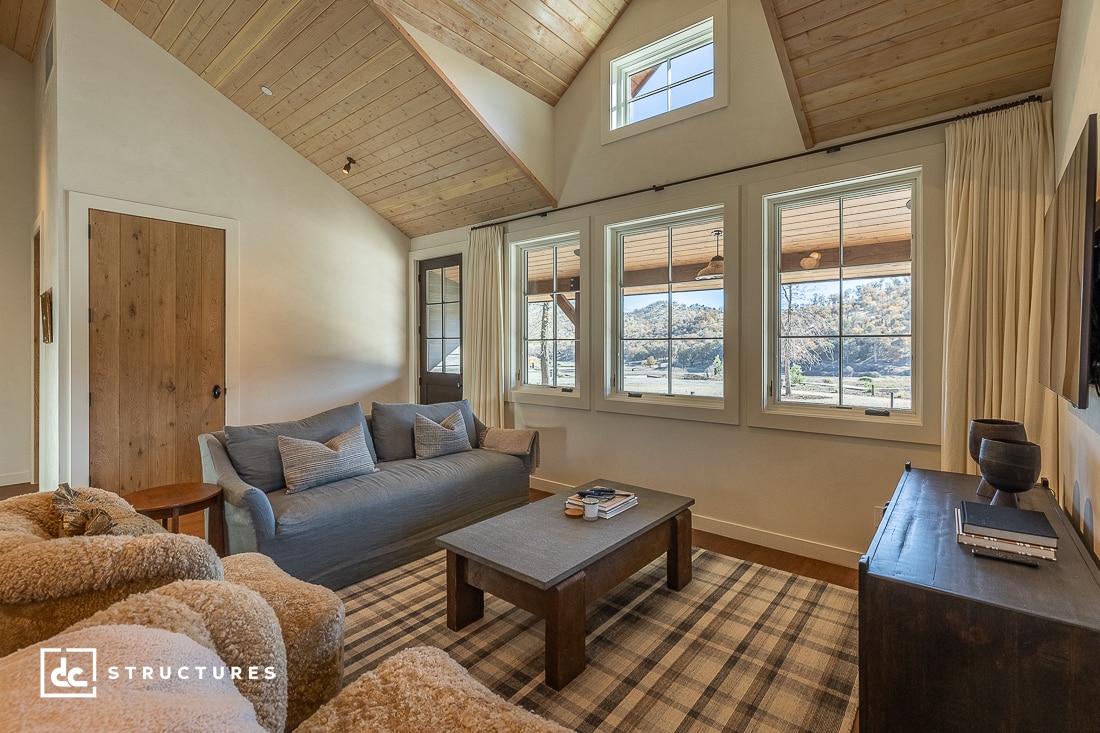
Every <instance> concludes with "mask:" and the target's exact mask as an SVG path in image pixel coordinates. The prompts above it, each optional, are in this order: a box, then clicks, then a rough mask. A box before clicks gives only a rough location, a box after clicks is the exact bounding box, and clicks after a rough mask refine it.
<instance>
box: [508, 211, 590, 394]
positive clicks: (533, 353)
mask: <svg viewBox="0 0 1100 733" xmlns="http://www.w3.org/2000/svg"><path fill="white" fill-rule="evenodd" d="M519 252H520V256H521V258H522V259H521V262H522V272H521V277H522V282H523V304H522V309H523V313H522V317H523V325H522V339H521V347H520V362H519V363H520V369H519V372H520V373H519V374H518V375H517V376H518V381H519V382H520V383H521V384H523V385H529V386H539V387H551V388H564V389H566V390H569V391H572V389H574V388H576V387H577V386H578V384H577V379H578V377H577V353H578V349H579V346H580V344H579V339H580V336H581V334H580V325H579V324H580V312H581V250H580V236H579V235H578V234H576V233H573V234H568V235H563V236H560V237H554V238H551V239H550V240H549V241H548V240H539V241H537V242H535V243H531V244H520V245H519Z"/></svg>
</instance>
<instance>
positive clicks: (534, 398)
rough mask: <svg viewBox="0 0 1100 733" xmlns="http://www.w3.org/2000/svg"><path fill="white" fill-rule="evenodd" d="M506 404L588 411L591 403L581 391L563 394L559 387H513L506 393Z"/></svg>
mask: <svg viewBox="0 0 1100 733" xmlns="http://www.w3.org/2000/svg"><path fill="white" fill-rule="evenodd" d="M507 400H508V402H515V403H518V404H524V405H547V406H550V407H568V408H572V409H575V410H588V409H590V408H591V406H592V401H591V399H589V397H588V394H587V393H585V392H584V391H583V390H581V389H574V390H573V391H572V392H563V391H562V389H561V387H515V388H513V389H511V390H510V391H509V392H508V397H507Z"/></svg>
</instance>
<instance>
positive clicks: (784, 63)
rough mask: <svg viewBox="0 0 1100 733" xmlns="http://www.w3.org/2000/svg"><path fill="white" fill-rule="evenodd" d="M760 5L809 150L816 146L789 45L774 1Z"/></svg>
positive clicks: (793, 108)
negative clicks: (792, 65) (792, 63)
mask: <svg viewBox="0 0 1100 733" xmlns="http://www.w3.org/2000/svg"><path fill="white" fill-rule="evenodd" d="M760 5H761V6H762V7H763V8H764V17H765V18H766V19H767V21H768V32H769V33H770V34H771V37H772V45H773V46H775V55H776V56H777V57H778V58H779V68H780V69H782V71H783V84H784V86H786V87H787V96H788V97H790V99H791V109H792V111H793V112H794V118H795V121H796V122H797V123H798V131H799V133H801V134H802V144H803V145H805V146H806V149H807V150H809V149H810V148H812V147H813V146H814V136H813V132H812V131H811V130H810V123H809V120H807V119H806V112H805V110H804V109H803V108H802V94H801V93H800V92H799V89H798V80H797V78H795V75H794V70H793V69H792V68H791V59H790V57H789V56H788V55H787V45H786V43H784V41H783V31H782V30H781V29H780V27H779V17H778V15H777V14H776V12H775V4H774V2H773V0H760Z"/></svg>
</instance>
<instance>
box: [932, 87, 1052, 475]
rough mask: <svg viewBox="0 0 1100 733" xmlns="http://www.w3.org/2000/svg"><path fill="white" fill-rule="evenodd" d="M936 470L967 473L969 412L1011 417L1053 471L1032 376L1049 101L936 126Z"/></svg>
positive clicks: (1047, 397) (1048, 427)
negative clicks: (942, 255)
mask: <svg viewBox="0 0 1100 733" xmlns="http://www.w3.org/2000/svg"><path fill="white" fill-rule="evenodd" d="M946 136H947V180H946V186H945V188H946V197H947V201H946V206H947V232H946V234H947V241H946V244H947V272H946V292H947V303H946V311H945V324H944V325H945V331H944V370H943V373H944V386H943V432H942V442H941V446H940V451H941V452H940V455H941V459H940V463H941V467H942V468H943V469H944V470H947V471H958V472H969V473H977V472H978V467H977V466H976V465H975V464H974V462H973V461H972V460H971V459H970V454H969V452H968V450H967V435H968V431H969V425H970V420H971V419H973V418H979V417H986V418H1001V419H1006V420H1017V421H1019V422H1022V423H1023V424H1024V426H1025V428H1026V430H1027V435H1028V439H1030V440H1031V441H1033V442H1036V443H1039V444H1040V446H1041V447H1042V452H1043V474H1044V475H1046V476H1050V477H1051V479H1052V480H1056V478H1057V476H1058V473H1057V471H1056V470H1055V469H1056V463H1057V457H1058V453H1057V447H1058V444H1057V404H1056V401H1055V400H1056V398H1055V396H1054V393H1052V392H1050V391H1049V390H1047V389H1046V388H1044V387H1042V386H1040V384H1039V348H1040V315H1041V301H1042V288H1043V273H1042V269H1043V243H1044V240H1045V230H1044V223H1043V218H1044V214H1045V212H1046V209H1047V206H1048V205H1049V203H1050V200H1051V196H1052V195H1053V191H1054V173H1053V160H1054V138H1053V132H1052V124H1051V105H1050V103H1049V102H1033V103H1029V104H1024V105H1020V106H1018V107H1012V108H1010V109H1006V110H1001V111H998V112H993V113H990V114H985V115H980V116H977V117H973V118H970V119H965V120H960V121H958V122H956V123H954V124H952V125H950V126H948V128H947V135H946Z"/></svg>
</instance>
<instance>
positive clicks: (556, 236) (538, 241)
mask: <svg viewBox="0 0 1100 733" xmlns="http://www.w3.org/2000/svg"><path fill="white" fill-rule="evenodd" d="M590 229H591V226H590V221H589V219H588V218H587V217H585V218H583V219H573V220H570V221H563V222H560V223H557V224H549V225H545V226H538V227H533V228H529V229H524V230H522V231H515V232H508V234H507V235H506V251H507V258H506V260H507V262H506V268H507V269H506V273H507V274H506V277H507V282H508V283H509V285H508V288H507V290H508V293H507V303H508V308H507V313H506V314H505V329H506V332H507V333H508V334H509V335H508V338H507V339H506V341H505V345H504V348H505V351H506V354H505V368H506V372H505V384H506V385H507V387H506V390H505V400H506V401H508V402H515V403H520V404H530V405H550V406H555V407H571V408H576V409H583V410H588V409H590V408H591V404H592V403H591V393H592V390H591V381H592V374H591V369H590V368H589V364H590V361H589V354H590V352H591V348H592V343H593V342H592V330H591V325H590V324H591V312H592V309H593V307H594V306H595V304H596V300H595V298H594V297H593V293H592V288H591V287H590V286H591V283H592V277H591V275H590V274H589V272H590V270H589V267H588V261H589V251H590V249H591V247H590V244H589V242H590V237H589V231H590ZM572 237H576V239H577V241H578V242H579V247H580V250H581V256H580V260H581V276H580V277H581V289H580V291H579V292H580V293H581V294H582V298H583V301H586V302H587V307H586V305H585V303H584V302H582V305H581V313H580V323H579V324H578V332H579V335H578V338H577V354H576V366H575V369H576V376H577V386H575V387H574V388H573V389H572V391H568V392H567V391H563V389H562V388H561V387H544V386H541V385H530V384H524V383H523V380H522V378H521V377H520V376H519V371H520V368H521V364H523V363H524V361H525V356H524V355H523V354H522V353H521V352H522V351H523V347H524V345H525V344H526V340H525V339H524V338H523V333H522V330H523V323H524V319H523V317H522V314H521V309H522V307H523V303H524V300H523V297H524V289H525V288H524V282H523V277H524V273H523V262H524V260H523V256H522V254H523V252H524V251H526V250H528V249H534V248H539V247H545V246H550V245H553V244H555V243H560V241H561V240H563V239H568V238H572Z"/></svg>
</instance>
